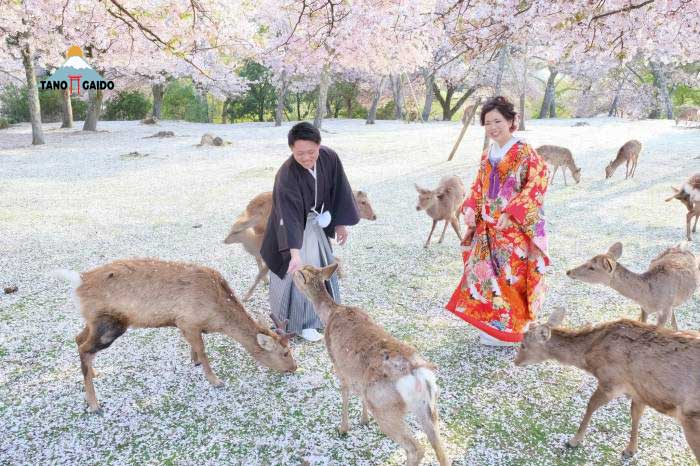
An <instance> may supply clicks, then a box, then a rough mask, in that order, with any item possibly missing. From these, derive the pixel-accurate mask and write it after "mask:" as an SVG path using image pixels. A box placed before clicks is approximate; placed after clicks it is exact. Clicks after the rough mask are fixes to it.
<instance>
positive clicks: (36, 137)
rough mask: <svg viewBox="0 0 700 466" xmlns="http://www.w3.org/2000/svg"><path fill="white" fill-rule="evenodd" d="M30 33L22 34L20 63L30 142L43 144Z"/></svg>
mask: <svg viewBox="0 0 700 466" xmlns="http://www.w3.org/2000/svg"><path fill="white" fill-rule="evenodd" d="M31 41H32V35H31V33H29V32H27V33H25V34H24V38H23V43H22V45H21V49H20V50H21V53H22V64H23V65H24V72H25V74H26V76H27V96H28V98H29V118H30V121H31V123H32V144H33V145H39V144H45V140H44V130H43V129H42V127H41V106H40V104H39V89H38V88H37V84H36V75H35V74H34V63H33V62H32V55H33V53H32V44H31Z"/></svg>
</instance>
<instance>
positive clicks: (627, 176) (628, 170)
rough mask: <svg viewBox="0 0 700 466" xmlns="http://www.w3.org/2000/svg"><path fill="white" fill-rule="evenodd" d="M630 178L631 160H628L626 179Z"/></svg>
mask: <svg viewBox="0 0 700 466" xmlns="http://www.w3.org/2000/svg"><path fill="white" fill-rule="evenodd" d="M629 176H630V159H627V163H626V164H625V179H627V178H629Z"/></svg>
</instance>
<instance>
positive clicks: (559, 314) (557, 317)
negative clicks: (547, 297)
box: [547, 307, 566, 327]
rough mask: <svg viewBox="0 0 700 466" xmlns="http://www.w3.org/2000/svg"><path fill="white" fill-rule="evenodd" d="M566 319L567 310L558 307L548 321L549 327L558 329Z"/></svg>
mask: <svg viewBox="0 0 700 466" xmlns="http://www.w3.org/2000/svg"><path fill="white" fill-rule="evenodd" d="M565 317H566V310H565V309H564V308H563V307H557V308H555V309H554V312H552V314H551V315H550V316H549V320H547V325H549V326H551V327H558V326H560V325H561V323H562V322H564V318H565Z"/></svg>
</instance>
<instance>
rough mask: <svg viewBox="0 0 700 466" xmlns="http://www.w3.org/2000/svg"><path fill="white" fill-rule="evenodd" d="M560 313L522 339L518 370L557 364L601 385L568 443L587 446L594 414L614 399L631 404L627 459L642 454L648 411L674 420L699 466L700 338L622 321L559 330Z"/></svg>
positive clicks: (625, 451) (557, 312)
mask: <svg viewBox="0 0 700 466" xmlns="http://www.w3.org/2000/svg"><path fill="white" fill-rule="evenodd" d="M563 319H564V312H563V310H561V309H558V310H556V311H555V312H554V313H553V314H552V316H551V317H550V319H549V321H548V322H547V323H545V324H540V325H538V324H531V325H530V327H529V328H528V330H527V332H525V335H524V337H523V342H522V344H521V346H520V349H519V351H518V354H517V355H516V357H515V364H516V365H517V366H525V365H528V364H538V363H540V362H543V361H546V360H549V359H554V360H555V361H558V362H559V363H561V364H565V365H568V366H574V367H578V368H579V369H582V370H584V371H586V372H588V373H589V374H592V375H593V376H595V378H596V379H598V386H597V388H596V390H595V392H593V395H592V396H591V399H590V400H589V401H588V406H587V407H586V412H585V414H584V416H583V419H582V420H581V424H580V426H579V428H578V431H577V432H576V435H574V436H573V438H571V439H570V440H569V441H568V442H567V445H568V446H570V447H577V446H579V445H580V444H581V442H582V441H583V438H584V435H585V434H586V430H587V429H588V424H589V423H590V421H591V416H593V413H594V412H595V411H596V410H597V409H598V408H600V407H601V406H603V405H605V404H606V403H608V402H609V401H611V400H613V399H614V398H617V397H619V396H620V395H627V396H629V397H630V398H631V399H632V406H631V417H632V430H631V433H630V441H629V443H628V444H627V447H626V448H625V450H624V451H623V455H624V456H626V457H631V456H633V455H634V454H635V453H636V452H637V447H638V442H639V420H640V419H641V417H642V414H643V413H644V409H645V408H646V407H647V406H651V407H652V408H654V409H655V410H656V411H658V412H660V413H662V414H666V415H667V416H671V417H673V418H675V419H676V420H677V421H678V422H679V423H680V425H681V427H683V432H684V433H685V438H686V440H687V441H688V445H690V448H691V450H692V451H693V453H694V454H695V459H696V460H697V461H699V462H700V333H697V332H673V331H671V330H668V329H665V328H659V327H653V326H651V325H647V324H643V323H639V322H636V321H634V320H627V319H623V320H618V321H614V322H605V323H602V324H598V325H595V326H587V327H583V328H580V329H565V328H560V327H559V325H560V324H561V322H562V321H563Z"/></svg>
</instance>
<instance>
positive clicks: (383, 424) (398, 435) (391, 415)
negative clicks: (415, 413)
mask: <svg viewBox="0 0 700 466" xmlns="http://www.w3.org/2000/svg"><path fill="white" fill-rule="evenodd" d="M396 401H397V402H399V403H391V404H389V405H384V406H382V407H381V408H377V407H375V406H373V405H371V410H372V415H373V416H374V419H375V420H376V421H377V424H379V429H380V430H381V431H382V432H384V434H386V436H387V437H389V438H391V439H392V440H393V441H395V442H396V443H398V444H399V445H401V446H402V447H403V448H404V450H406V457H407V458H406V465H407V466H418V465H419V464H420V462H421V460H422V459H423V455H424V454H425V450H424V449H423V447H422V446H421V445H420V444H419V443H418V442H417V441H416V439H415V438H414V437H413V434H412V433H411V430H410V429H409V428H408V425H407V424H406V421H405V420H404V414H405V413H403V409H402V408H403V405H402V401H401V400H396Z"/></svg>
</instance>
